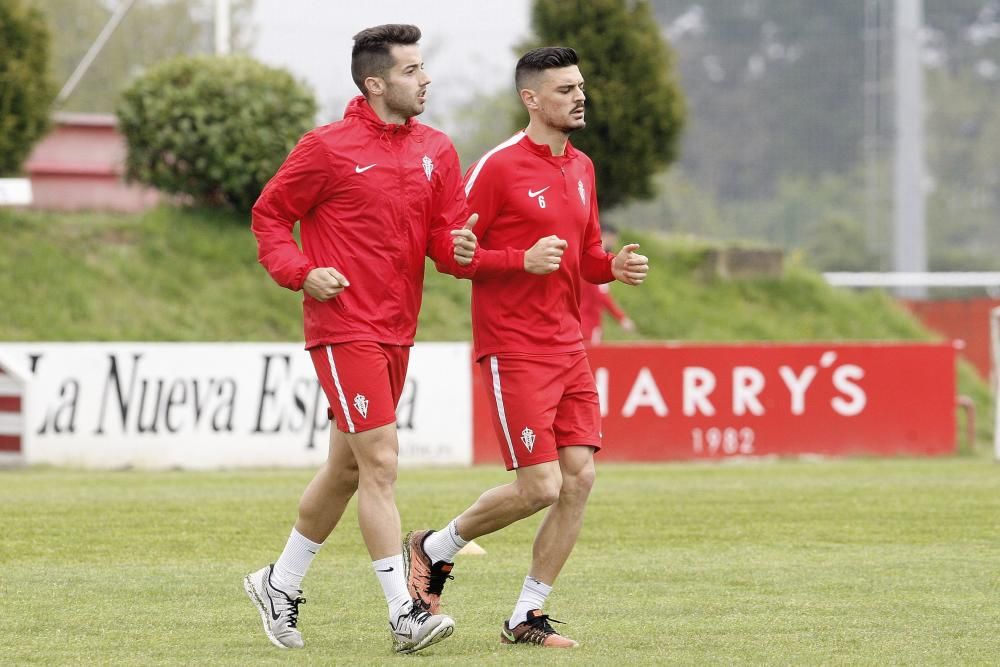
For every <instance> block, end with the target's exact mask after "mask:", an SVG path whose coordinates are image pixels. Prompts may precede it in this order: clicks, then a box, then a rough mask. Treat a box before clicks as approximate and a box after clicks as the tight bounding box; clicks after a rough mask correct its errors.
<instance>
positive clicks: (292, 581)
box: [271, 528, 323, 593]
mask: <svg viewBox="0 0 1000 667" xmlns="http://www.w3.org/2000/svg"><path fill="white" fill-rule="evenodd" d="M321 546H323V545H322V544H316V543H315V542H313V541H312V540H310V539H309V538H307V537H305V536H304V535H302V533H300V532H299V531H297V530H295V529H294V528H292V534H291V535H289V536H288V542H286V543H285V550H284V551H282V552H281V556H280V557H279V558H278V560H276V561H275V562H274V571H273V572H272V573H271V581H272V582H274V583H275V584H276V585H277V586H278V588H280V589H281V590H283V591H285V592H286V593H292V592H294V591H301V590H302V578H303V577H304V576H306V572H307V571H308V570H309V566H310V565H311V564H312V562H313V558H315V557H316V554H317V553H319V548H320V547H321Z"/></svg>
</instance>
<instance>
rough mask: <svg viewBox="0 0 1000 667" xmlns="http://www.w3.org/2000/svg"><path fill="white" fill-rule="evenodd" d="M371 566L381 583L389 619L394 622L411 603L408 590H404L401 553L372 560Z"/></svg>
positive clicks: (404, 578) (404, 581) (404, 580)
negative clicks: (387, 606)
mask: <svg viewBox="0 0 1000 667" xmlns="http://www.w3.org/2000/svg"><path fill="white" fill-rule="evenodd" d="M372 568H373V569H374V570H375V576H376V577H378V583H380V584H382V592H383V593H385V601H386V603H388V605H389V620H390V621H392V622H393V623H395V621H396V619H397V618H399V615H400V614H404V613H406V612H407V611H409V610H408V609H407V607H408V606H409V605H410V604H411V601H410V592H409V591H407V590H406V576H405V575H404V574H403V554H398V555H396V556H389V557H388V558H382V559H381V560H373V561H372Z"/></svg>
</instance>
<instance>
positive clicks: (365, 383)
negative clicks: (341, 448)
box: [309, 341, 410, 433]
mask: <svg viewBox="0 0 1000 667" xmlns="http://www.w3.org/2000/svg"><path fill="white" fill-rule="evenodd" d="M309 354H310V355H311V356H312V361H313V366H315V368H316V376H317V377H318V378H319V383H320V386H322V387H323V391H324V393H326V400H327V401H329V402H330V409H329V410H328V414H329V416H330V419H332V420H333V421H334V422H335V423H336V425H337V430H339V431H342V432H344V433H361V432H362V431H370V430H371V429H373V428H378V427H379V426H385V425H386V424H392V423H394V422H395V421H396V405H397V404H398V403H399V397H400V395H401V394H402V393H403V381H404V380H405V379H406V364H407V362H408V361H409V359H410V348H409V347H404V346H401V345H383V344H381V343H374V342H371V341H352V342H350V343H338V344H336V345H321V346H319V347H314V348H311V349H310V350H309Z"/></svg>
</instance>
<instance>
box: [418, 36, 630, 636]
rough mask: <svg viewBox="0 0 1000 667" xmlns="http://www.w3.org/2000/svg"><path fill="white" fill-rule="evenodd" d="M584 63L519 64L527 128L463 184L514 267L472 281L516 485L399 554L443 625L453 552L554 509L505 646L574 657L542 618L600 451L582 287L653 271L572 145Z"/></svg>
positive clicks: (497, 420) (482, 232) (482, 236)
mask: <svg viewBox="0 0 1000 667" xmlns="http://www.w3.org/2000/svg"><path fill="white" fill-rule="evenodd" d="M577 62H578V58H577V54H576V52H575V51H574V50H573V49H569V48H565V47H545V48H541V49H535V50H533V51H530V52H528V53H526V54H525V55H524V56H522V58H521V59H520V60H519V61H518V63H517V67H516V70H515V83H516V86H517V90H518V92H519V94H520V96H521V101H522V102H523V103H524V105H525V107H526V108H527V109H528V115H529V117H530V122H529V123H528V127H527V128H526V129H525V130H524V131H523V132H519V133H518V134H516V135H514V136H513V137H511V138H510V139H509V140H507V141H506V142H504V143H502V144H500V145H499V146H497V147H496V148H494V149H493V150H491V151H489V152H488V153H486V155H484V156H483V157H482V158H481V159H480V160H479V161H478V162H477V163H476V164H475V165H473V166H472V168H471V169H470V170H469V171H468V173H467V174H466V177H465V191H466V195H467V196H468V200H469V209H470V210H472V211H475V212H476V213H477V214H478V215H479V222H478V223H477V226H476V235H477V236H478V242H479V247H480V249H481V250H483V251H484V252H486V253H490V254H491V255H492V254H497V253H498V254H499V255H500V256H501V257H503V261H502V262H498V264H502V265H503V266H504V267H505V268H506V269H511V270H513V269H520V271H517V272H514V273H504V274H503V275H496V274H494V273H492V272H491V271H483V270H480V271H479V272H477V274H476V275H475V276H474V277H473V283H472V326H473V336H474V343H475V356H476V359H477V360H478V364H479V370H480V373H481V376H482V379H483V383H484V386H485V387H486V389H487V393H488V395H489V396H490V402H491V407H492V412H493V415H492V416H493V425H494V430H495V432H496V434H497V438H498V441H499V444H500V451H501V454H502V455H503V458H504V461H505V463H506V466H507V469H508V470H514V471H515V473H516V478H515V480H514V481H513V482H511V483H510V484H506V485H503V486H499V487H496V488H493V489H490V490H488V491H486V492H485V493H483V494H482V495H481V496H480V497H479V499H478V500H477V501H476V502H475V503H473V505H472V506H471V507H469V508H468V509H467V510H465V511H464V512H462V514H460V515H459V516H458V517H456V518H455V519H454V520H452V521H451V522H450V523H449V524H448V525H447V526H446V527H445V528H443V529H442V530H439V531H430V530H418V531H413V532H411V533H409V534H408V535H407V537H406V538H405V540H404V542H403V551H404V560H405V562H406V563H407V567H408V572H407V584H408V586H409V589H410V595H411V596H412V597H414V598H416V599H420V600H422V601H423V602H424V604H425V605H427V608H428V610H429V611H430V613H432V614H435V613H437V612H438V611H439V607H440V598H441V593H442V589H443V586H444V583H445V581H446V580H447V579H448V578H450V577H451V572H452V567H453V559H454V557H455V554H456V553H458V551H459V550H460V549H461V548H462V547H463V546H464V545H465V544H466V543H467V542H468V541H469V540H472V539H474V538H477V537H480V536H481V535H486V534H488V533H492V532H494V531H497V530H499V529H501V528H503V527H505V526H508V525H510V524H511V523H513V522H515V521H518V520H520V519H523V518H526V517H528V516H531V515H532V514H534V513H536V512H538V511H540V510H542V509H544V508H546V507H547V508H548V511H547V513H546V515H545V518H544V519H543V521H542V523H541V526H540V527H539V529H538V533H537V535H536V537H535V542H534V547H533V550H532V560H531V568H530V569H529V571H528V576H527V577H526V578H525V580H524V585H523V588H522V590H521V595H520V598H519V599H518V600H517V602H516V604H515V606H514V610H513V612H512V613H511V615H510V616H509V617H508V618H507V619H506V620H505V621H504V622H503V624H502V626H501V631H500V633H501V634H500V641H501V642H502V643H505V644H534V645H539V646H545V647H554V648H571V647H574V646H576V645H577V642H576V641H575V640H573V639H570V638H568V637H565V636H563V635H561V634H560V633H558V632H557V631H556V630H555V629H554V628H553V627H552V625H551V623H550V622H549V621H550V620H554V619H550V617H549V616H548V615H547V614H545V613H543V612H542V608H543V605H544V604H545V601H546V598H547V596H548V594H549V592H550V591H551V590H552V585H553V584H554V583H555V580H556V577H557V576H558V574H559V572H560V570H561V569H562V567H563V565H564V564H565V562H566V560H567V558H568V557H569V555H570V552H571V551H572V549H573V546H574V544H575V543H576V539H577V536H578V535H579V532H580V528H581V526H582V523H583V514H584V508H585V505H586V502H587V497H588V495H589V493H590V489H591V486H592V485H593V483H594V476H595V472H594V453H595V452H596V451H597V450H598V449H600V447H601V425H600V421H601V417H600V407H599V404H598V397H597V389H596V386H595V382H594V377H593V375H592V374H591V371H590V367H589V365H588V363H587V354H586V352H585V351H584V345H583V337H582V335H581V332H580V310H579V298H580V288H581V284H582V282H583V281H587V282H591V283H607V282H610V281H612V280H619V281H621V282H623V283H625V284H627V285H638V284H640V283H642V282H643V280H644V279H645V277H646V274H647V272H648V270H649V267H648V260H647V259H646V257H644V256H642V255H639V254H637V253H636V252H635V251H636V250H637V249H638V247H639V246H638V245H636V244H630V245H626V246H625V247H624V248H622V249H621V250H620V251H619V252H618V253H617V254H611V253H608V252H605V251H604V249H603V248H602V245H601V236H600V225H599V218H598V211H597V194H596V192H595V183H594V166H593V164H592V163H591V161H590V159H589V158H588V157H587V156H586V155H584V154H583V153H582V152H580V151H579V150H577V149H576V148H574V147H573V145H572V143H570V141H569V135H570V134H571V133H573V132H575V131H576V130H580V129H583V127H584V126H585V124H586V123H585V121H584V102H585V99H586V96H585V95H584V90H583V89H584V80H583V77H582V76H581V74H580V70H579V68H578V66H577ZM539 236H542V238H541V240H539V241H537V242H536V241H535V240H536V239H537V238H538V237H539ZM533 244H534V245H533Z"/></svg>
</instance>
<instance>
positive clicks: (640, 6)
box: [522, 0, 685, 208]
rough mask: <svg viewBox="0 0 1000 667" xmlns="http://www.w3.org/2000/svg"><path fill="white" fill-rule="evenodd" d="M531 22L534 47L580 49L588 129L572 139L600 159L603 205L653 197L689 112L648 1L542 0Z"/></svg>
mask: <svg viewBox="0 0 1000 667" xmlns="http://www.w3.org/2000/svg"><path fill="white" fill-rule="evenodd" d="M531 20H532V26H533V28H534V31H535V33H536V35H537V40H536V41H535V43H534V44H533V46H547V45H565V46H571V47H573V48H574V49H576V51H577V53H578V54H579V55H580V71H581V72H582V73H583V77H584V79H585V80H586V82H587V97H588V100H587V129H586V130H584V131H582V132H580V133H579V134H577V135H574V136H573V143H574V145H576V146H577V147H579V148H580V149H582V150H583V151H584V152H586V153H587V154H588V155H590V157H591V158H592V159H593V161H594V167H595V170H596V172H597V188H598V193H599V195H600V200H601V204H602V205H603V206H604V207H605V208H611V207H614V206H616V205H618V204H622V203H624V202H627V201H629V200H631V199H645V198H648V197H650V196H651V195H652V194H653V192H654V187H653V177H654V176H655V174H656V173H657V171H660V170H662V169H664V168H666V167H667V166H668V165H669V164H670V163H671V162H673V161H674V160H676V159H677V155H678V150H679V142H680V135H681V130H682V128H683V126H684V117H685V113H684V97H683V94H682V92H681V89H680V86H679V84H678V82H677V79H676V76H675V74H674V67H673V63H674V54H673V52H672V50H671V49H670V47H669V46H668V45H667V44H666V43H665V42H664V41H663V38H662V37H661V36H660V29H659V27H658V26H657V24H656V22H655V21H654V20H653V15H652V13H651V11H650V8H649V4H648V3H647V2H629V1H627V0H536V2H535V5H534V8H533V9H532V15H531ZM522 126H523V125H522Z"/></svg>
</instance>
